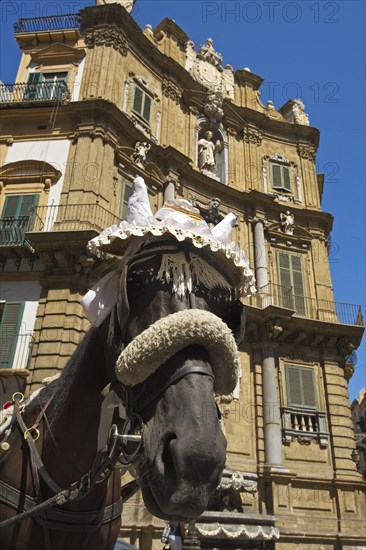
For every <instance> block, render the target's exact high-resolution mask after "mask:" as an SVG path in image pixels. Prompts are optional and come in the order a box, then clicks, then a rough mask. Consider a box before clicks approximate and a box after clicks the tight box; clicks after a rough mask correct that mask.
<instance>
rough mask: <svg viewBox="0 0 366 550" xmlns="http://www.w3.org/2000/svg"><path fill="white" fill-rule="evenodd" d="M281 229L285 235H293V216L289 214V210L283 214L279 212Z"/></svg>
mask: <svg viewBox="0 0 366 550" xmlns="http://www.w3.org/2000/svg"><path fill="white" fill-rule="evenodd" d="M280 219H281V229H282V231H283V232H284V233H286V235H293V234H294V226H295V216H294V215H293V214H291V212H290V210H286V212H285V213H283V212H281V214H280Z"/></svg>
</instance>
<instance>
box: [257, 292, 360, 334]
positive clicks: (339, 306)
mask: <svg viewBox="0 0 366 550" xmlns="http://www.w3.org/2000/svg"><path fill="white" fill-rule="evenodd" d="M249 304H250V305H253V306H255V307H258V308H261V309H263V308H266V307H268V306H278V307H283V308H286V309H292V310H294V311H295V312H296V313H295V314H296V316H297V317H303V318H306V319H316V320H318V321H326V322H329V323H340V324H344V325H357V326H362V327H363V326H364V320H363V315H362V310H361V306H359V305H354V304H345V303H341V302H333V301H331V300H319V299H317V298H309V297H308V296H301V295H298V294H295V293H294V292H293V289H292V288H291V287H284V286H280V285H274V284H268V285H266V286H264V287H262V288H260V289H258V293H257V294H254V295H253V296H251V297H250V298H249Z"/></svg>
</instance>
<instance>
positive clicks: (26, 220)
mask: <svg viewBox="0 0 366 550" xmlns="http://www.w3.org/2000/svg"><path fill="white" fill-rule="evenodd" d="M31 225H32V221H31V218H30V216H19V217H18V218H15V217H6V218H0V250H1V249H4V248H24V249H25V250H28V251H29V252H33V249H32V247H31V245H30V243H29V242H28V240H27V239H26V237H25V232H26V231H27V229H28V228H29V227H30V226H31Z"/></svg>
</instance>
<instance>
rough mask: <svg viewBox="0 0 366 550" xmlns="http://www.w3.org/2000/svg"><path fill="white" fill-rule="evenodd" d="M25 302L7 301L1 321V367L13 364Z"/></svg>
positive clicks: (8, 367)
mask: <svg viewBox="0 0 366 550" xmlns="http://www.w3.org/2000/svg"><path fill="white" fill-rule="evenodd" d="M23 310H24V302H6V303H5V307H4V310H3V314H2V317H1V322H0V367H1V368H7V369H10V368H12V366H13V359H14V354H15V349H16V345H17V341H18V337H19V328H20V323H21V320H22V316H23Z"/></svg>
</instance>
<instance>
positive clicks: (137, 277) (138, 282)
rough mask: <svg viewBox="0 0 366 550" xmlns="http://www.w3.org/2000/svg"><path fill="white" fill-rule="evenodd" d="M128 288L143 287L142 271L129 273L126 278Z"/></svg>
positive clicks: (139, 288) (138, 288)
mask: <svg viewBox="0 0 366 550" xmlns="http://www.w3.org/2000/svg"><path fill="white" fill-rule="evenodd" d="M127 287H128V290H130V291H131V290H132V291H136V290H142V289H143V288H145V277H144V275H143V274H142V273H131V274H130V275H129V276H128V278H127Z"/></svg>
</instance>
